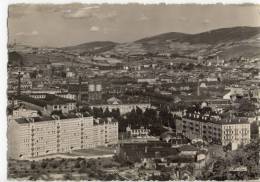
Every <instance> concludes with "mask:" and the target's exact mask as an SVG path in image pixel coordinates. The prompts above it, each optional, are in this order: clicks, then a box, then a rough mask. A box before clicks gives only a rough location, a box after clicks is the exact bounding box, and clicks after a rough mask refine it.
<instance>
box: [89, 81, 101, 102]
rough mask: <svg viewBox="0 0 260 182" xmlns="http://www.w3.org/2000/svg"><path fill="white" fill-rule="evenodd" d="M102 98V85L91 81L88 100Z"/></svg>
mask: <svg viewBox="0 0 260 182" xmlns="http://www.w3.org/2000/svg"><path fill="white" fill-rule="evenodd" d="M101 99H102V85H101V84H94V83H90V84H89V85H88V100H89V101H99V100H101Z"/></svg>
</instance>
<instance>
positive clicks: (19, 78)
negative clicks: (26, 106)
mask: <svg viewBox="0 0 260 182" xmlns="http://www.w3.org/2000/svg"><path fill="white" fill-rule="evenodd" d="M17 79H18V87H17V96H20V95H21V72H20V71H19V72H18V78H17Z"/></svg>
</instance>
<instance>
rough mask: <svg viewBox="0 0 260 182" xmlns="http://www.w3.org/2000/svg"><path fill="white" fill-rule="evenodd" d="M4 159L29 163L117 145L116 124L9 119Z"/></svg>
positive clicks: (74, 119)
mask: <svg viewBox="0 0 260 182" xmlns="http://www.w3.org/2000/svg"><path fill="white" fill-rule="evenodd" d="M7 133H8V134H7V135H8V136H7V137H8V157H10V158H13V159H21V160H24V159H29V158H34V157H38V156H44V155H49V154H55V153H69V152H71V151H73V150H78V149H89V148H94V147H97V146H107V145H112V144H117V142H118V123H117V122H116V121H115V120H113V119H111V118H107V119H105V120H104V119H94V118H93V117H83V116H82V115H77V116H75V115H66V116H55V115H54V116H52V117H30V118H9V121H8V132H7Z"/></svg>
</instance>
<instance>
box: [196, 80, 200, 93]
mask: <svg viewBox="0 0 260 182" xmlns="http://www.w3.org/2000/svg"><path fill="white" fill-rule="evenodd" d="M197 96H200V82H199V81H198V86H197Z"/></svg>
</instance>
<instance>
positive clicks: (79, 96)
mask: <svg viewBox="0 0 260 182" xmlns="http://www.w3.org/2000/svg"><path fill="white" fill-rule="evenodd" d="M81 95H82V93H81V76H79V92H78V105H80V104H81Z"/></svg>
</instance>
